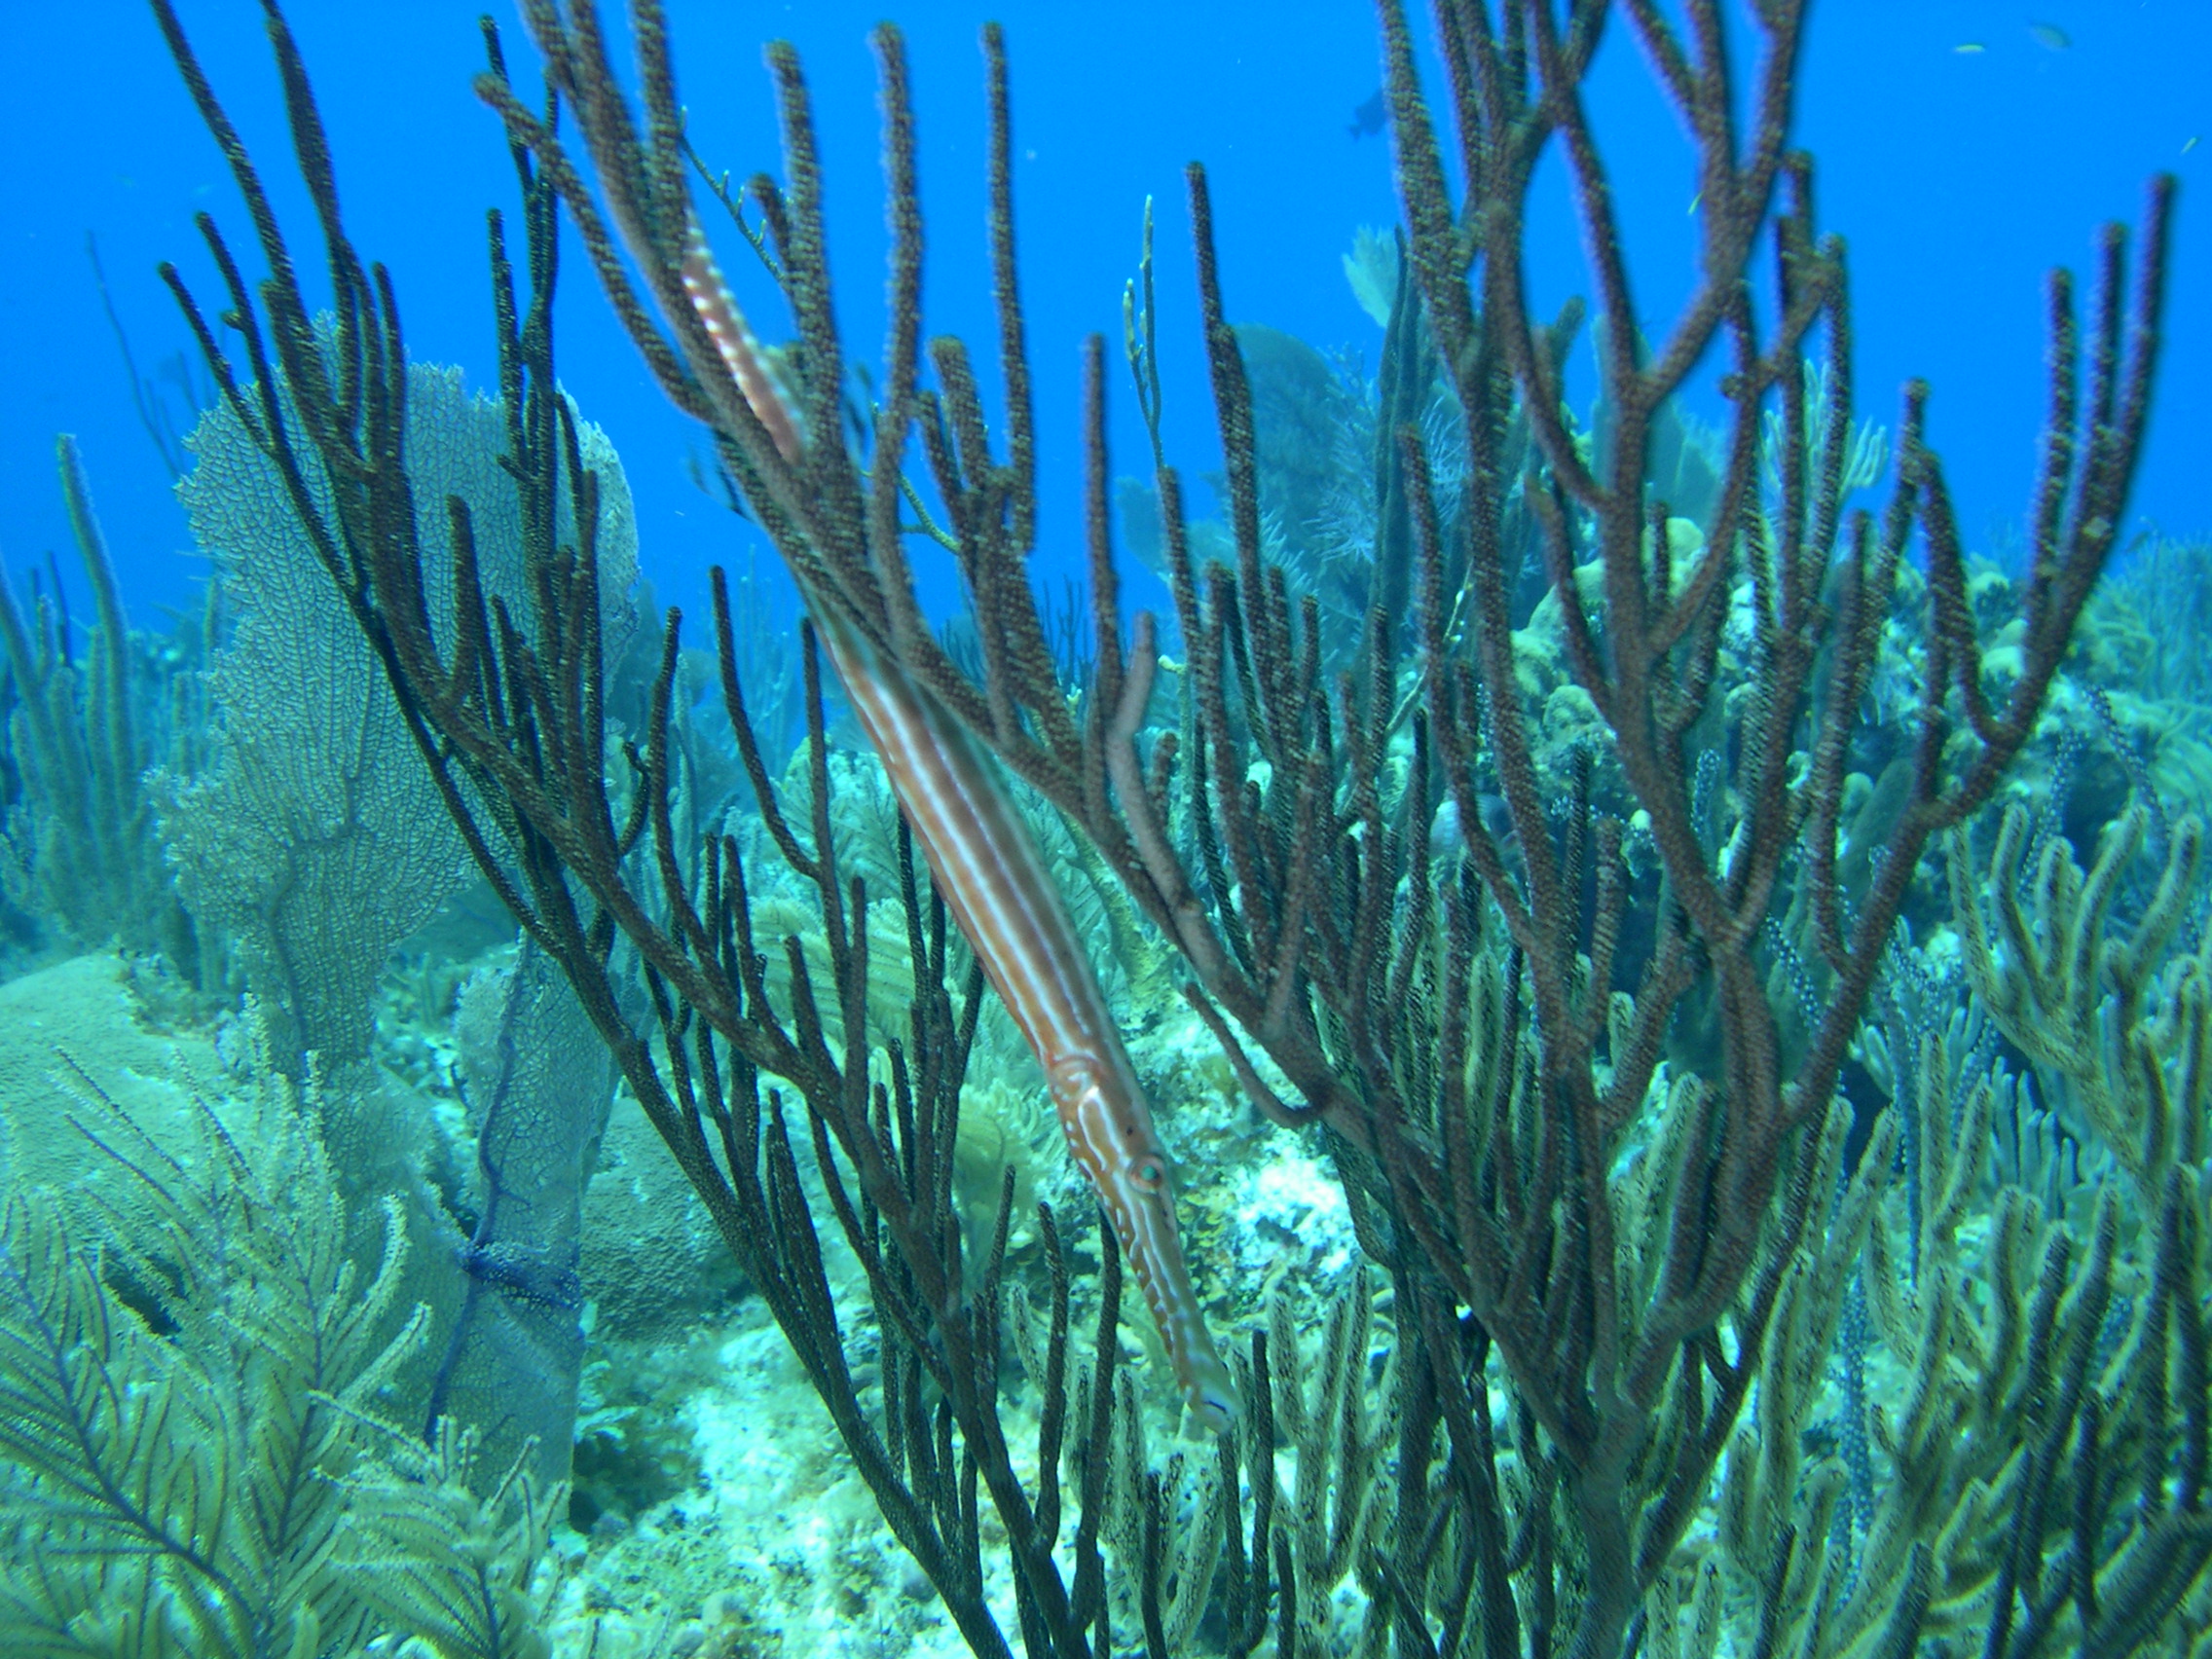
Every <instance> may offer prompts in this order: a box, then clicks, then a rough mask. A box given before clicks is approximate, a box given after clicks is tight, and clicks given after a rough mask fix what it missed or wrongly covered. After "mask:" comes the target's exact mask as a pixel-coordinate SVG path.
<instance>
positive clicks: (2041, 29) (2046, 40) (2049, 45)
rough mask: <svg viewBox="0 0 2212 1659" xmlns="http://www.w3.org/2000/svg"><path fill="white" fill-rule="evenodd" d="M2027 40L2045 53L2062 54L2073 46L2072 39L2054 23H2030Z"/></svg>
mask: <svg viewBox="0 0 2212 1659" xmlns="http://www.w3.org/2000/svg"><path fill="white" fill-rule="evenodd" d="M2028 38H2029V39H2030V40H2032V41H2034V42H2035V43H2036V45H2038V46H2040V47H2042V48H2043V49H2044V51H2046V52H2064V51H2065V50H2066V49H2067V48H2068V47H2070V46H2072V45H2073V44H2074V37H2073V36H2072V35H2070V34H2068V33H2067V32H2066V31H2065V30H2064V29H2062V28H2060V27H2059V26H2058V25H2057V24H2056V23H2030V24H2029V25H2028Z"/></svg>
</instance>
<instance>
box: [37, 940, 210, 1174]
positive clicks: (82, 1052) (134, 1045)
mask: <svg viewBox="0 0 2212 1659" xmlns="http://www.w3.org/2000/svg"><path fill="white" fill-rule="evenodd" d="M134 972H135V971H134V969H133V968H132V966H131V964H130V963H129V961H127V960H125V959H124V958H122V957H120V956H117V955H115V954H113V953H112V952H106V951H100V952H94V953H93V954H91V955H87V956H75V957H71V958H70V959H69V960H67V961H65V962H57V963H55V964H54V965H53V966H52V967H49V968H42V969H40V970H38V971H37V972H36V973H32V974H25V975H24V976H23V977H20V978H18V979H12V980H10V981H9V982H8V983H6V984H4V985H0V1187H7V1186H11V1185H20V1186H24V1187H32V1186H39V1185H42V1184H53V1185H56V1186H61V1185H67V1184H69V1183H71V1182H74V1181H77V1180H79V1179H80V1178H83V1177H84V1176H86V1175H87V1174H88V1172H89V1169H90V1167H91V1166H90V1165H89V1162H88V1159H87V1153H88V1150H89V1148H88V1145H87V1142H86V1140H85V1138H84V1136H83V1135H82V1134H80V1133H79V1132H78V1131H77V1130H76V1129H74V1128H73V1127H71V1125H70V1120H71V1119H72V1118H73V1117H81V1116H82V1113H81V1111H80V1107H79V1097H80V1096H81V1095H82V1094H83V1093H84V1092H86V1091H96V1092H97V1093H100V1094H104V1095H106V1096H107V1097H108V1098H109V1099H110V1100H112V1101H114V1102H115V1103H116V1105H117V1106H118V1107H120V1108H121V1109H122V1110H123V1111H124V1112H125V1113H126V1114H127V1115H128V1116H129V1119H130V1121H131V1122H132V1123H134V1124H137V1125H138V1127H139V1128H140V1129H141V1130H143V1131H144V1133H145V1134H146V1136H147V1138H148V1139H150V1140H152V1141H154V1142H156V1143H157V1144H161V1145H169V1146H173V1145H179V1144H182V1143H183V1142H184V1141H185V1139H186V1138H187V1137H186V1136H185V1134H184V1130H185V1128H186V1125H187V1123H188V1120H189V1118H190V1116H191V1114H192V1112H193V1111H194V1104H193V1103H194V1100H195V1099H196V1098H208V1097H211V1096H214V1095H216V1094H219V1093H221V1092H222V1090H223V1088H224V1083H223V1076H224V1067H223V1062H222V1059H221V1057H220V1056H219V1055H218V1054H217V1052H216V1050H215V1045H214V1042H213V1041H212V1040H211V1038H210V1037H208V1036H207V1035H206V1034H204V1033H202V1032H195V1031H183V1032H175V1031H167V1030H164V1029H162V1028H161V1026H159V1025H158V1024H157V1023H155V1022H154V1021H153V1019H152V1018H151V1017H150V1016H149V1014H147V1012H146V1010H145V1007H144V1004H143V1002H142V1001H141V999H140V997H139V995H138V992H137V990H136V988H135V981H134Z"/></svg>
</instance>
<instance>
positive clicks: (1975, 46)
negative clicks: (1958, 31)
mask: <svg viewBox="0 0 2212 1659" xmlns="http://www.w3.org/2000/svg"><path fill="white" fill-rule="evenodd" d="M1951 50H1952V51H1953V52H1955V53H1957V54H1958V55H1960V56H1961V57H1979V56H1980V55H1982V54H1983V53H1985V52H1987V51H1988V50H1989V48H1988V47H1986V46H1984V45H1982V44H1981V42H1980V41H1978V40H1963V41H1961V42H1959V44H1958V45H1957V46H1954V47H1952V48H1951Z"/></svg>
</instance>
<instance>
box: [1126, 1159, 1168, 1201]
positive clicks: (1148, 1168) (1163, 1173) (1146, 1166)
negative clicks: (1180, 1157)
mask: <svg viewBox="0 0 2212 1659" xmlns="http://www.w3.org/2000/svg"><path fill="white" fill-rule="evenodd" d="M1127 1172H1128V1177H1129V1179H1130V1180H1131V1181H1133V1182H1135V1183H1136V1184H1137V1185H1138V1186H1140V1187H1142V1188H1143V1189H1144V1190H1145V1191H1146V1192H1148V1193H1157V1192H1159V1191H1160V1190H1161V1188H1163V1187H1165V1186H1166V1185H1167V1169H1166V1166H1165V1165H1163V1164H1162V1163H1161V1161H1160V1160H1159V1159H1157V1158H1155V1157H1153V1156H1152V1155H1151V1154H1150V1153H1147V1154H1145V1155H1144V1156H1143V1157H1141V1158H1136V1159H1132V1160H1130V1161H1129V1164H1128V1170H1127Z"/></svg>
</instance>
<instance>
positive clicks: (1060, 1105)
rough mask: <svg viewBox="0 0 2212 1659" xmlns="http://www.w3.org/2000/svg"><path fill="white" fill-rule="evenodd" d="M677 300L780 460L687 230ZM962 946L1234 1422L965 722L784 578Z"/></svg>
mask: <svg viewBox="0 0 2212 1659" xmlns="http://www.w3.org/2000/svg"><path fill="white" fill-rule="evenodd" d="M682 276H683V288H684V293H685V295H686V296H687V297H688V298H689V300H690V302H691V306H692V309H693V310H694V311H695V312H696V313H697V314H698V317H699V320H700V322H701V323H702V324H703V325H704V326H705V329H706V332H707V336H708V338H709V339H710V340H711V341H712V342H713V344H714V346H715V349H716V350H717V352H718V353H719V355H720V357H721V360H722V366H723V367H724V368H725V369H726V370H727V371H728V373H729V375H730V378H731V380H732V381H734V382H735V383H736V389H737V390H738V392H739V394H740V395H741V396H743V397H744V399H745V402H746V404H747V406H748V407H749V408H750V409H751V410H752V411H753V414H754V416H755V417H756V419H757V420H758V421H759V422H760V424H761V425H762V426H763V427H765V428H766V430H767V432H768V435H769V437H770V439H771V440H772V441H773V442H774V443H775V445H776V448H777V450H778V452H779V453H780V454H781V455H782V456H783V458H784V459H785V460H786V461H792V462H794V463H795V462H796V461H798V460H799V459H800V458H801V456H802V455H803V453H804V450H805V444H806V440H805V437H804V435H803V433H802V429H801V426H800V424H799V421H798V419H797V418H796V416H795V415H794V414H793V410H792V409H791V407H790V405H789V404H788V403H787V402H786V400H785V398H784V394H783V392H782V390H781V389H780V388H779V387H778V386H777V384H776V382H775V380H774V378H773V377H772V376H771V375H770V374H769V372H768V366H767V363H766V360H765V357H764V355H763V353H762V352H761V350H760V347H759V343H758V342H757V341H756V339H755V338H754V335H753V331H752V329H751V328H750V327H749V326H748V325H747V323H746V320H745V316H744V313H742V312H740V311H739V310H738V307H737V302H736V300H735V299H734V298H733V297H732V296H731V294H730V292H729V289H728V286H727V285H726V284H725V283H724V282H723V280H722V277H721V273H720V272H719V269H718V268H717V267H716V264H715V260H714V255H713V254H712V253H711V252H710V251H709V250H708V248H707V244H706V240H705V238H704V237H703V236H702V235H700V234H699V232H698V230H697V228H696V227H695V226H694V227H693V230H692V235H691V238H690V243H689V248H688V251H687V254H686V257H685V259H684V262H683V267H682ZM793 578H794V579H795V580H797V582H798V584H799V589H800V593H801V596H802V597H803V598H804V599H805V600H806V602H807V608H808V610H809V611H810V612H811V613H812V614H813V617H814V622H815V627H816V629H817V630H818V631H819V633H820V634H821V637H822V641H823V644H824V645H825V646H826V647H827V649H828V651H829V654H830V665H831V667H832V668H833V669H834V670H835V671H836V675H837V678H838V680H839V681H840V682H842V683H843V685H844V687H845V694H846V696H847V697H848V698H849V699H850V700H851V702H852V706H853V711H854V713H855V714H856V715H857V716H858V717H859V719H860V722H861V726H862V729H863V730H865V731H866V733H867V737H868V741H869V742H870V743H871V744H873V745H874V746H875V752H876V754H877V756H879V757H880V758H881V759H882V761H883V768H884V771H885V773H886V774H887V775H888V777H889V778H890V781H891V789H892V793H894V794H895V795H897V797H898V799H899V804H900V806H901V808H902V809H903V810H904V812H905V814H906V821H907V823H908V824H909V825H911V826H912V827H913V831H914V838H915V839H916V840H918V841H920V842H921V844H922V852H923V855H924V856H925V857H926V858H927V859H928V861H929V866H930V873H931V875H932V876H933V877H934V878H935V880H936V882H937V890H938V892H939V893H940V894H941V895H943V897H944V902H945V906H946V908H948V909H949V910H950V911H951V912H952V916H953V919H954V921H955V922H957V923H958V924H959V928H960V931H961V933H962V934H963V935H964V936H965V937H966V938H967V940H968V943H969V945H970V947H971V948H972V949H973V950H974V951H975V952H976V958H977V961H978V962H980V963H981V964H982V967H983V972H984V974H985V976H986V977H988V978H989V979H990V981H991V984H992V987H993V988H994V989H995V990H997V992H998V994H999V998H1000V1000H1001V1001H1002V1002H1004V1003H1005V1004H1006V1007H1007V1011H1008V1013H1010V1014H1013V1016H1014V1024H1015V1025H1016V1026H1018V1027H1019V1028H1020V1031H1021V1034H1022V1037H1023V1038H1024V1039H1025V1040H1026V1041H1027V1043H1028V1044H1029V1048H1030V1051H1031V1052H1032V1053H1034V1054H1035V1055H1036V1056H1037V1063H1038V1065H1039V1066H1041V1067H1042V1068H1043V1069H1044V1073H1045V1079H1046V1083H1047V1085H1048V1087H1049V1088H1050V1089H1051V1096H1052V1104H1053V1106H1054V1108H1055V1109H1056V1110H1057V1112H1058V1115H1059V1120H1060V1128H1061V1130H1062V1132H1063V1133H1064V1134H1065V1136H1066V1138H1067V1144H1068V1152H1069V1155H1070V1156H1071V1157H1073V1158H1074V1160H1075V1161H1076V1163H1077V1165H1078V1166H1079V1167H1080V1168H1081V1169H1082V1170H1083V1172H1084V1174H1085V1175H1086V1176H1087V1177H1088V1180H1089V1182H1090V1185H1091V1189H1092V1190H1093V1191H1094V1192H1095V1193H1096V1194H1097V1195H1098V1199H1099V1202H1100V1203H1101V1204H1102V1205H1103V1206H1104V1208H1105V1211H1106V1215H1107V1218H1108V1220H1109V1221H1110V1222H1111V1224H1112V1226H1113V1229H1114V1235H1115V1237H1116V1238H1117V1239H1119V1240H1120V1242H1121V1246H1122V1252H1123V1254H1124V1257H1126V1258H1127V1261H1128V1267H1129V1273H1130V1276H1131V1277H1132V1278H1133V1279H1135V1281H1136V1284H1137V1287H1138V1289H1139V1290H1140V1291H1141V1292H1142V1294H1143V1296H1144V1300H1145V1305H1146V1307H1147V1308H1149V1309H1151V1311H1152V1318H1153V1323H1154V1325H1155V1326H1157V1327H1158V1329H1159V1331H1160V1337H1161V1343H1162V1344H1163V1345H1164V1346H1165V1348H1166V1350H1167V1357H1168V1361H1169V1363H1170V1364H1172V1365H1173V1367H1174V1369H1175V1376H1176V1381H1177V1382H1178V1383H1180V1385H1181V1387H1182V1391H1183V1397H1184V1400H1185V1402H1186V1403H1187V1404H1188V1405H1189V1407H1190V1409H1191V1413H1192V1416H1193V1418H1194V1419H1196V1420H1197V1421H1198V1424H1199V1425H1200V1426H1201V1427H1203V1428H1205V1429H1207V1430H1210V1431H1212V1432H1214V1433H1220V1432H1221V1431H1223V1430H1225V1429H1227V1428H1228V1427H1229V1426H1230V1424H1231V1422H1232V1421H1233V1420H1234V1419H1235V1412H1236V1397H1235V1390H1234V1389H1233V1388H1232V1386H1231V1383H1230V1377H1229V1367H1228V1366H1227V1365H1225V1364H1223V1363H1222V1358H1221V1355H1220V1353H1219V1352H1218V1351H1217V1350H1216V1349H1215V1347H1214V1345H1213V1337H1212V1335H1211V1333H1210V1332H1209V1331H1208V1330H1207V1328H1206V1321H1205V1313H1204V1310H1203V1309H1201V1308H1200V1307H1199V1306H1198V1295H1197V1293H1196V1292H1195V1291H1194V1290H1193V1289H1192V1287H1191V1275H1190V1270H1189V1268H1188V1267H1187V1266H1186V1265H1185V1263H1184V1260H1183V1246H1182V1241H1181V1238H1180V1236H1179V1235H1178V1233H1177V1230H1176V1224H1175V1195H1174V1189H1173V1185H1172V1183H1171V1182H1170V1180H1169V1177H1168V1164H1167V1156H1166V1154H1165V1152H1164V1151H1162V1150H1161V1145H1160V1138H1159V1135H1158V1133H1157V1132H1156V1131H1155V1129H1154V1127H1153V1123H1152V1110H1151V1108H1150V1107H1149V1106H1148V1105H1147V1104H1146V1101H1145V1096H1144V1089H1143V1086H1142V1085H1141V1084H1139V1083H1138V1081H1137V1075H1136V1068H1135V1067H1134V1066H1133V1065H1132V1064H1131V1063H1130V1060H1129V1055H1128V1050H1127V1049H1126V1047H1125V1046H1124V1044H1123V1042H1122V1033H1121V1028H1120V1027H1119V1026H1118V1025H1116V1023H1115V1022H1114V1016H1113V1014H1112V1013H1111V1012H1110V1011H1109V1010H1108V1008H1107V1006H1106V995H1105V992H1104V991H1103V990H1101V989H1100V987H1099V984H1098V978H1097V976H1096V975H1095V974H1094V973H1093V972H1092V971H1091V967H1090V959H1089V957H1088V955H1086V954H1085V952H1084V948H1083V943H1082V940H1080V939H1079V938H1078V937H1077V935H1076V931H1075V923H1074V921H1073V919H1072V918H1071V917H1070V916H1069V915H1068V909H1067V904H1066V903H1065V901H1063V900H1062V899H1061V897H1060V892H1059V889H1058V887H1057V886H1055V885H1054V884H1053V881H1052V878H1051V872H1050V871H1048V870H1047V869H1046V867H1045V862H1044V858H1043V856H1042V855H1041V854H1040V853H1039V852H1038V850H1037V845H1036V842H1035V840H1034V839H1033V838H1032V837H1031V835H1030V833H1029V830H1028V828H1027V826H1025V825H1024V824H1023V823H1022V822H1021V818H1020V815H1019V814H1018V813H1017V812H1016V811H1015V810H1014V801H1013V799H1012V798H1011V797H1010V796H1009V794H1008V793H1007V791H1006V788H1005V786H1004V785H1003V784H1002V783H1001V782H1000V781H999V778H998V775H997V773H996V772H995V771H994V770H993V768H992V766H991V763H990V761H989V760H988V759H987V758H986V757H985V756H984V755H983V754H982V752H981V749H980V748H979V746H978V745H977V741H976V739H975V738H974V736H973V735H972V734H971V733H970V732H969V731H968V729H967V727H966V726H965V725H963V724H962V723H961V721H960V719H959V718H958V717H957V716H956V715H954V714H953V713H952V712H951V711H950V710H949V709H947V708H946V707H945V706H944V705H943V703H942V702H941V701H940V699H939V698H938V697H936V696H935V695H933V694H932V693H931V692H930V691H929V690H928V689H927V688H926V687H925V686H923V685H922V684H921V683H920V682H918V681H917V680H915V678H914V677H913V676H912V675H911V674H909V673H907V672H906V670H905V669H904V668H903V666H902V665H901V664H900V663H898V662H897V661H895V660H894V659H893V658H891V657H890V656H888V655H886V654H885V653H884V652H883V651H882V650H880V649H878V648H877V646H876V645H875V644H874V643H873V642H872V641H870V640H869V639H868V638H867V637H866V635H865V634H863V633H862V631H861V630H860V629H859V628H858V627H856V626H855V625H854V624H853V622H852V620H851V619H850V618H849V617H848V616H846V615H845V614H844V613H843V612H842V611H841V610H840V609H839V608H838V605H837V602H836V600H835V599H834V598H833V597H830V596H825V595H820V594H816V593H813V592H811V591H809V590H810V583H809V582H808V581H807V579H806V577H805V576H803V575H801V574H800V573H799V572H798V571H793Z"/></svg>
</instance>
